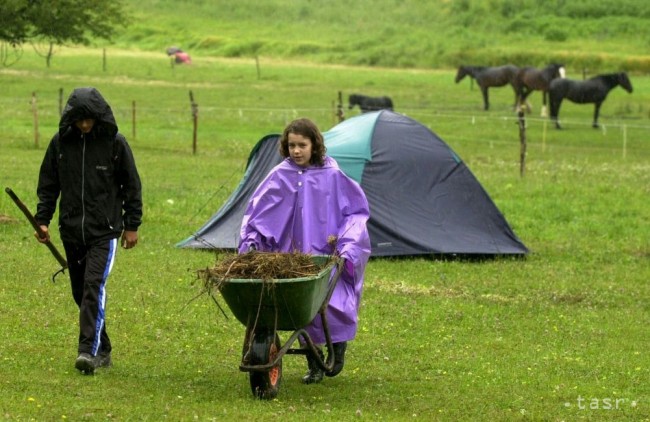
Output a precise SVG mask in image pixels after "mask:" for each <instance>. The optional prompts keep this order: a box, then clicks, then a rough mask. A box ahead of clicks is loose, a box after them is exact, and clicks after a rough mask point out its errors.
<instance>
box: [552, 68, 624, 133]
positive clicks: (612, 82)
mask: <svg viewBox="0 0 650 422" xmlns="http://www.w3.org/2000/svg"><path fill="white" fill-rule="evenodd" d="M618 85H620V86H621V88H623V89H624V90H626V91H627V92H629V93H632V82H630V79H629V78H628V77H627V73H625V72H620V73H610V74H606V75H598V76H594V77H593V78H591V79H588V80H586V81H574V80H571V79H556V80H554V81H553V82H551V87H550V90H549V92H548V93H549V100H550V103H551V119H553V121H554V122H555V127H556V128H558V129H561V127H560V123H559V121H558V114H559V113H560V105H561V104H562V100H564V99H565V98H566V99H567V100H569V101H572V102H574V103H578V104H588V103H594V121H593V123H592V126H593V127H595V128H597V127H598V112H599V111H600V106H601V105H602V104H603V101H605V98H607V94H609V91H611V90H612V89H614V88H616V87H617V86H618Z"/></svg>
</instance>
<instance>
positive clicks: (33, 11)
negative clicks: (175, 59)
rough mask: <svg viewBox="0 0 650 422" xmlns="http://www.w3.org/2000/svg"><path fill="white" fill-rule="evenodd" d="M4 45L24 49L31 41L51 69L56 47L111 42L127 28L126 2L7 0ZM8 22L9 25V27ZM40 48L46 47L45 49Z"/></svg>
mask: <svg viewBox="0 0 650 422" xmlns="http://www.w3.org/2000/svg"><path fill="white" fill-rule="evenodd" d="M3 3H7V7H5V6H4V5H3V8H2V11H1V12H0V19H1V21H0V22H1V23H2V25H1V27H0V41H4V42H9V43H12V44H13V45H20V44H22V43H24V42H26V41H30V42H31V43H32V45H34V48H35V49H36V51H37V52H38V53H39V54H41V55H43V56H44V57H45V58H46V63H47V66H48V67H49V66H50V62H51V60H52V56H53V55H54V47H55V46H60V45H64V44H65V43H74V44H83V45H88V44H90V42H91V40H92V39H105V40H108V41H110V40H111V38H112V36H113V35H114V34H115V32H116V31H117V29H118V27H125V26H126V25H127V16H126V13H125V12H124V8H123V5H122V0H110V1H106V0H3ZM5 22H7V23H8V24H7V25H6V26H5ZM39 45H45V46H46V47H44V48H41V47H39Z"/></svg>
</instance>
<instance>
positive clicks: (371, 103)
mask: <svg viewBox="0 0 650 422" xmlns="http://www.w3.org/2000/svg"><path fill="white" fill-rule="evenodd" d="M348 102H349V103H350V106H349V107H348V108H349V109H352V108H354V106H359V108H360V109H361V112H362V113H367V112H369V111H377V110H392V109H393V100H391V99H390V98H389V97H367V96H365V95H361V94H351V95H350V96H349V97H348Z"/></svg>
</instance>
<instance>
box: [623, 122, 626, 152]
mask: <svg viewBox="0 0 650 422" xmlns="http://www.w3.org/2000/svg"><path fill="white" fill-rule="evenodd" d="M625 158H627V125H623V159H625Z"/></svg>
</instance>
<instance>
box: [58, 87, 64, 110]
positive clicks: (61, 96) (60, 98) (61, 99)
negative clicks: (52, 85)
mask: <svg viewBox="0 0 650 422" xmlns="http://www.w3.org/2000/svg"><path fill="white" fill-rule="evenodd" d="M62 115H63V88H59V116H62Z"/></svg>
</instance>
